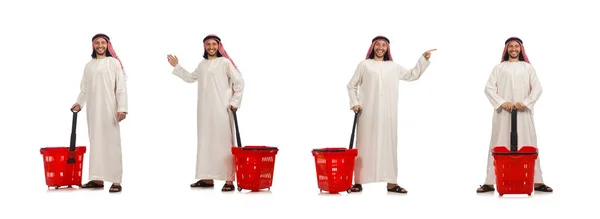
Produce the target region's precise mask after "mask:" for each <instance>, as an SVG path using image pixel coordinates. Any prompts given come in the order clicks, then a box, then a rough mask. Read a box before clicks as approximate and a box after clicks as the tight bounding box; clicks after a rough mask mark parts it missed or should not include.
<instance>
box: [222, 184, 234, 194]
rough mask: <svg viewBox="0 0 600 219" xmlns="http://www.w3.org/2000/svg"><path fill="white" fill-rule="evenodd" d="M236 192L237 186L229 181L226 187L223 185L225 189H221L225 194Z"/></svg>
mask: <svg viewBox="0 0 600 219" xmlns="http://www.w3.org/2000/svg"><path fill="white" fill-rule="evenodd" d="M233 190H235V186H234V185H233V181H227V182H225V185H223V188H222V189H221V191H223V192H230V191H233Z"/></svg>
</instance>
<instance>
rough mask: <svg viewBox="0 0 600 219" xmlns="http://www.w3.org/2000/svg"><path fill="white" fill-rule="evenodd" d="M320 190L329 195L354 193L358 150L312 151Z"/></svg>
mask: <svg viewBox="0 0 600 219" xmlns="http://www.w3.org/2000/svg"><path fill="white" fill-rule="evenodd" d="M312 154H313V157H314V158H315V167H316V168H317V183H318V186H319V189H320V190H321V192H322V191H328V192H329V193H339V192H342V191H346V192H348V193H350V192H352V178H353V176H354V160H355V159H356V156H357V155H358V151H357V150H356V149H346V148H321V149H314V150H313V151H312Z"/></svg>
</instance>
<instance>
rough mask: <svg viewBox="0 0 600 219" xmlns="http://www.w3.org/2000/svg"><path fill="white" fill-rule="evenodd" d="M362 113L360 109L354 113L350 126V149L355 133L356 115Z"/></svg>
mask: <svg viewBox="0 0 600 219" xmlns="http://www.w3.org/2000/svg"><path fill="white" fill-rule="evenodd" d="M361 111H362V109H359V110H358V111H356V112H354V124H353V125H352V135H350V147H349V148H350V149H352V147H353V146H354V133H356V123H357V121H358V114H359V113H360V112H361Z"/></svg>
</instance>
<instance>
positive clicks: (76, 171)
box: [40, 146, 86, 189]
mask: <svg viewBox="0 0 600 219" xmlns="http://www.w3.org/2000/svg"><path fill="white" fill-rule="evenodd" d="M85 151H86V147H85V146H78V147H76V148H75V152H74V156H73V158H75V163H71V164H69V163H67V160H68V159H69V153H71V152H70V151H69V147H46V148H41V149H40V153H41V154H42V157H43V158H44V173H45V178H46V185H47V186H48V188H50V187H54V188H56V189H58V188H60V187H63V186H68V187H69V188H71V187H72V186H78V187H81V177H82V175H83V173H82V168H83V155H84V154H85Z"/></svg>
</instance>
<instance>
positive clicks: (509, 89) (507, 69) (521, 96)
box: [485, 61, 543, 185]
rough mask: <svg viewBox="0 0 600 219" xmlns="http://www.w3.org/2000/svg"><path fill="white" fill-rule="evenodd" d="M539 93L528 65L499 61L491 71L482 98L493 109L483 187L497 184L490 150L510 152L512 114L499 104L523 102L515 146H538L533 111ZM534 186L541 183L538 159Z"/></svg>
mask: <svg viewBox="0 0 600 219" xmlns="http://www.w3.org/2000/svg"><path fill="white" fill-rule="evenodd" d="M541 94H542V86H541V84H540V81H539V80H538V78H537V75H536V72H535V69H534V68H533V66H532V65H531V64H529V63H527V62H523V61H520V62H502V63H500V64H498V65H496V66H495V67H494V69H493V70H492V73H491V74H490V77H489V79H488V82H487V85H486V86H485V95H486V96H487V98H488V100H489V101H490V103H491V104H492V106H493V107H494V112H493V119H492V135H491V140H490V153H489V155H488V163H487V177H486V179H485V184H486V185H493V184H496V174H495V172H494V170H495V168H494V157H493V156H492V153H491V150H492V149H493V148H494V147H496V146H506V147H507V148H508V149H509V150H510V129H511V113H510V112H508V111H506V110H504V109H503V108H502V107H501V106H502V104H503V103H505V102H510V103H513V104H516V103H517V102H522V103H523V104H524V105H525V106H526V107H527V109H526V110H525V111H519V112H518V113H517V133H518V138H517V141H518V144H517V146H518V148H519V149H520V148H521V147H523V146H533V147H537V137H536V131H535V125H534V122H533V109H534V105H535V103H536V102H537V100H538V99H539V98H540V95H541ZM534 183H543V180H542V171H541V168H540V159H539V157H538V159H537V160H536V162H535V174H534Z"/></svg>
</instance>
